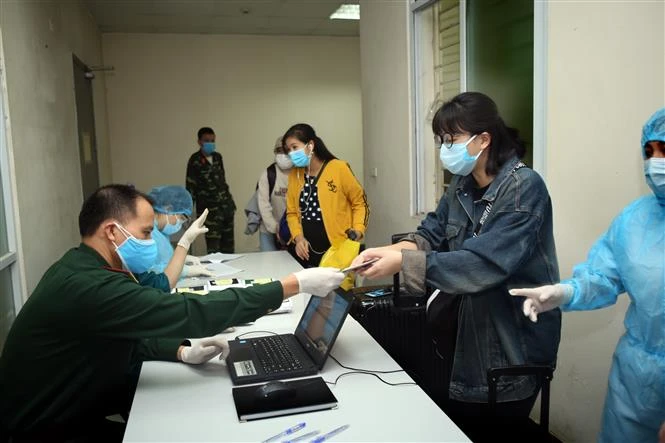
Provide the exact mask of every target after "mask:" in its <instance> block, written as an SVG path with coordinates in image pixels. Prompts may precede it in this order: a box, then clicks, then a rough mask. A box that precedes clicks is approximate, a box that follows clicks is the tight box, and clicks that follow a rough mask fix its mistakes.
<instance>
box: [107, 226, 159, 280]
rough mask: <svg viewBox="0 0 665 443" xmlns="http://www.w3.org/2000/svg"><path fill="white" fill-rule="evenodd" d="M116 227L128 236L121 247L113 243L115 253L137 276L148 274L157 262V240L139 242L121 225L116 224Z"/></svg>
mask: <svg viewBox="0 0 665 443" xmlns="http://www.w3.org/2000/svg"><path fill="white" fill-rule="evenodd" d="M115 225H116V226H117V227H118V229H120V231H122V233H123V234H125V236H127V239H126V240H125V241H124V242H122V243H121V244H120V246H118V245H116V244H115V242H113V245H114V246H115V252H116V253H117V254H118V257H120V261H121V262H122V264H123V266H124V267H125V268H126V269H127V270H129V271H131V272H133V273H135V274H141V273H143V272H147V271H148V269H150V268H151V267H152V265H154V264H155V262H156V261H157V244H156V243H155V240H153V239H150V240H139V239H138V238H136V237H134V236H133V235H132V234H131V233H130V232H129V231H128V230H127V229H125V228H124V227H122V226H121V225H120V223H115Z"/></svg>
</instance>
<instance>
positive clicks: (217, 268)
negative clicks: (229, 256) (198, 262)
mask: <svg viewBox="0 0 665 443" xmlns="http://www.w3.org/2000/svg"><path fill="white" fill-rule="evenodd" d="M205 267H206V269H207V270H208V271H210V272H212V273H214V274H215V277H224V276H226V275H233V274H237V273H238V272H240V271H242V269H238V268H234V267H233V266H229V265H225V264H224V263H210V264H207V265H205Z"/></svg>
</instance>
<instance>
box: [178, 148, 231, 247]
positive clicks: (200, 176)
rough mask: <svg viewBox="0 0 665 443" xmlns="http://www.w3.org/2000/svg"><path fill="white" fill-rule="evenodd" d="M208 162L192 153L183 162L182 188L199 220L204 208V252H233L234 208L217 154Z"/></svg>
mask: <svg viewBox="0 0 665 443" xmlns="http://www.w3.org/2000/svg"><path fill="white" fill-rule="evenodd" d="M210 159H211V162H209V161H208V160H207V159H206V157H205V156H204V155H203V154H202V153H201V151H196V152H195V153H194V154H192V155H191V156H190V157H189V161H188V162H187V177H186V187H187V190H188V191H189V193H190V194H191V195H192V199H193V200H194V203H195V204H196V213H197V214H198V215H199V216H200V215H201V214H202V213H203V211H204V210H205V209H206V208H208V211H209V214H208V218H207V219H206V223H205V225H206V227H207V228H208V232H207V233H206V241H207V243H208V249H209V250H208V252H209V253H210V252H220V251H221V252H226V253H232V252H234V237H233V218H234V215H235V211H236V205H235V203H234V202H233V196H232V195H231V191H229V185H228V184H227V183H226V173H225V172H224V161H223V159H222V156H221V154H220V153H219V152H213V153H212V154H211V155H210Z"/></svg>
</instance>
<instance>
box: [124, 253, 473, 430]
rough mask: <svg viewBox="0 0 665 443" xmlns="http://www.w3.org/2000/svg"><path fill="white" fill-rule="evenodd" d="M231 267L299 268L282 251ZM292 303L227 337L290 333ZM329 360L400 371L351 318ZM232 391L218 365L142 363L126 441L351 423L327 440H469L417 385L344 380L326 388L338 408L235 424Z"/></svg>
mask: <svg viewBox="0 0 665 443" xmlns="http://www.w3.org/2000/svg"><path fill="white" fill-rule="evenodd" d="M232 264H233V266H235V267H238V268H241V269H244V270H245V271H244V272H242V273H240V274H238V275H235V276H233V277H237V278H245V279H246V278H261V277H272V278H279V277H283V276H285V275H287V274H288V273H290V272H293V271H296V270H298V269H300V266H299V265H298V263H297V262H296V261H295V260H293V259H292V258H291V257H290V256H289V255H288V253H286V252H262V253H253V254H246V255H245V256H244V257H242V258H240V259H238V260H234V261H233V262H232ZM294 301H295V303H294V306H295V309H294V312H292V313H287V314H275V315H267V316H264V317H262V318H260V319H258V320H257V321H256V322H255V324H254V325H252V326H242V327H237V328H236V331H235V332H233V333H231V334H228V335H229V338H233V337H235V336H236V335H238V334H241V333H243V332H247V331H251V330H257V331H259V330H264V331H272V332H277V333H284V332H293V331H294V330H295V328H296V324H297V321H298V319H299V318H300V316H301V315H302V311H303V309H304V306H305V304H306V301H307V296H305V295H298V296H296V298H295V300H294ZM257 335H261V334H257ZM332 355H333V356H334V357H335V358H337V360H339V361H340V362H341V363H342V364H344V365H346V366H350V367H354V368H363V369H373V370H391V369H399V366H398V365H397V363H395V361H394V360H393V359H392V358H390V356H389V355H388V354H387V353H386V352H385V351H384V350H383V349H382V348H381V346H380V345H379V344H378V343H377V342H376V341H374V339H373V338H372V337H371V336H370V335H369V334H368V333H367V332H366V331H365V330H364V329H363V328H362V326H360V324H358V322H356V321H355V320H354V319H353V318H352V317H351V316H348V317H347V318H346V321H345V323H344V327H343V329H342V331H341V333H340V335H339V337H338V338H337V341H336V343H335V345H334V347H333V349H332ZM344 372H348V370H347V369H344V368H341V367H340V366H339V365H338V364H337V363H335V361H334V360H332V359H328V361H327V362H326V364H325V366H324V368H323V371H321V373H320V374H319V375H321V376H322V377H323V378H324V380H326V381H334V380H335V379H336V378H337V376H338V375H340V374H342V373H344ZM380 376H381V377H382V378H383V379H384V380H386V381H388V382H391V383H401V382H413V380H412V379H411V378H410V377H409V376H408V375H407V374H406V373H404V372H398V373H395V374H380ZM232 387H233V384H232V383H231V379H230V377H229V374H228V372H227V369H226V367H225V366H224V365H223V364H222V363H221V362H220V361H219V360H215V361H213V362H210V363H207V364H205V365H201V366H190V365H186V364H182V363H171V362H145V363H144V364H143V369H142V370H141V376H140V379H139V384H138V388H137V390H136V395H135V397H134V402H133V404H132V409H131V412H130V416H129V422H128V423H127V430H126V432H125V438H124V441H126V442H148V441H151V442H154V441H188V442H192V441H262V440H264V439H266V438H268V437H270V436H273V435H275V434H278V433H279V432H281V431H283V430H285V429H287V428H289V427H291V426H294V425H295V424H296V423H299V422H302V421H304V422H306V423H307V426H306V427H305V428H304V429H302V430H301V431H299V432H298V434H295V435H294V436H297V435H300V434H304V433H307V432H310V431H313V430H319V431H321V433H322V434H323V433H326V432H329V431H331V430H332V429H334V428H337V427H339V426H341V425H344V424H349V425H350V427H349V429H347V430H346V431H344V432H342V433H340V434H338V435H336V436H335V437H333V438H332V439H331V440H330V441H333V442H335V441H337V442H341V441H352V442H360V441H377V442H389V441H410V442H415V441H438V442H439V441H440V442H468V441H469V439H468V438H467V437H466V436H465V435H464V434H463V433H462V432H461V431H460V430H459V429H458V428H457V426H456V425H455V424H454V423H453V422H452V421H451V420H450V419H449V418H448V417H447V416H446V415H445V414H444V413H443V412H442V411H441V410H440V409H439V407H438V406H437V405H436V404H435V403H434V402H433V401H432V400H431V399H430V398H429V397H428V396H427V395H426V394H425V393H424V392H423V391H422V390H421V389H420V388H419V387H418V386H416V385H405V386H389V385H386V384H384V383H382V382H381V381H379V380H378V379H376V378H375V377H374V376H372V375H357V374H352V375H347V376H344V377H342V378H340V379H339V380H338V382H337V385H335V386H333V385H329V387H330V389H331V391H332V392H333V394H334V395H335V397H337V400H338V402H339V407H338V408H337V409H334V410H327V411H319V412H311V413H307V414H302V415H292V416H286V417H275V418H269V419H263V420H256V421H252V422H247V423H241V422H239V421H238V417H237V415H236V411H235V406H234V404H233V397H232V395H231V388H232Z"/></svg>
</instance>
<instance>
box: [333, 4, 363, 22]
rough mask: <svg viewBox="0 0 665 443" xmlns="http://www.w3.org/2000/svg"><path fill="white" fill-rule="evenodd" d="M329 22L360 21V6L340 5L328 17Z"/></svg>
mask: <svg viewBox="0 0 665 443" xmlns="http://www.w3.org/2000/svg"><path fill="white" fill-rule="evenodd" d="M330 19H331V20H335V19H339V20H360V5H346V4H341V5H340V6H339V8H337V11H335V12H333V13H332V14H331V15H330Z"/></svg>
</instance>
